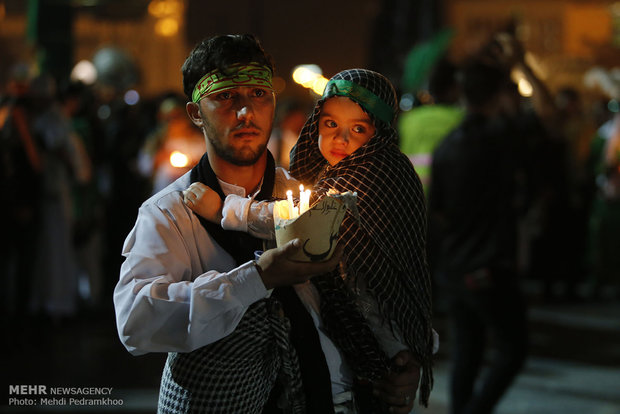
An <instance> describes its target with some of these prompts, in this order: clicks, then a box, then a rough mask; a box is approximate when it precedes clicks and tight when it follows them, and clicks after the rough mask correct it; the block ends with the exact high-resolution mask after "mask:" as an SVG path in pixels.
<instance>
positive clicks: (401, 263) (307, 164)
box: [291, 69, 433, 405]
mask: <svg viewBox="0 0 620 414" xmlns="http://www.w3.org/2000/svg"><path fill="white" fill-rule="evenodd" d="M332 79H344V80H347V81H350V82H353V83H355V84H357V85H359V86H362V87H363V88H365V89H367V90H369V91H371V92H372V93H373V94H374V95H376V96H378V97H379V98H380V99H381V100H383V101H384V102H385V103H388V104H389V105H390V107H392V108H393V110H394V114H396V94H395V91H394V88H393V87H392V85H391V84H390V82H389V81H388V80H387V79H386V78H385V77H383V76H382V75H380V74H378V73H376V72H372V71H368V70H363V69H352V70H347V71H343V72H340V73H338V74H337V75H335V76H334V77H333V78H332ZM323 101H324V100H320V101H319V102H318V103H317V105H316V107H315V110H314V112H313V114H312V115H311V116H310V118H309V119H308V121H307V122H306V124H305V125H304V127H303V129H302V132H301V136H300V138H299V140H298V142H297V144H296V146H295V147H294V148H293V150H292V151H291V174H292V175H293V176H294V177H296V178H298V179H299V180H301V181H302V182H304V183H308V184H312V183H314V187H315V189H316V190H317V191H318V193H321V191H326V190H327V189H335V190H337V191H339V192H343V191H356V192H357V195H358V209H359V213H360V221H359V223H358V222H357V221H356V220H355V219H354V218H353V217H352V216H351V215H347V216H346V217H345V219H344V221H343V224H342V227H341V229H340V235H341V240H344V241H345V243H346V244H345V257H346V259H345V261H346V272H345V273H343V274H340V275H339V274H338V273H337V272H335V273H333V274H332V275H329V276H321V277H320V278H314V279H313V281H314V282H315V284H317V288H318V290H319V291H320V292H321V295H322V298H323V300H322V303H323V302H328V301H329V299H328V298H325V294H324V292H325V291H326V290H329V287H325V286H323V288H322V286H321V285H325V284H327V285H332V286H335V285H337V284H340V281H339V279H341V277H344V278H345V279H346V282H347V285H348V286H350V287H353V286H354V284H355V281H359V279H362V280H363V281H364V282H365V284H366V286H367V289H368V290H369V292H370V293H371V294H372V295H373V297H374V298H375V299H376V301H377V302H378V304H379V307H380V311H381V314H382V316H383V317H384V318H386V319H387V320H389V321H394V322H395V324H396V325H397V327H398V330H399V331H400V332H401V333H402V335H403V337H404V340H405V342H406V344H407V345H408V346H409V348H410V349H411V350H412V351H413V353H414V355H415V357H416V359H417V360H418V361H419V362H420V363H421V365H422V378H421V384H420V402H421V403H422V404H424V405H427V404H428V398H429V395H430V390H431V388H432V382H433V379H432V347H433V339H432V338H433V335H432V326H431V285H430V276H429V270H428V265H427V262H426V251H425V249H426V247H425V244H426V241H425V238H426V206H425V199H424V193H423V190H422V185H421V183H420V180H419V178H418V176H417V174H416V173H415V170H414V169H413V167H412V165H411V163H410V161H409V160H408V159H407V157H406V156H405V155H403V154H402V153H401V152H400V150H399V148H398V137H397V134H396V131H395V130H394V128H393V127H392V125H387V124H386V123H384V122H382V121H380V120H378V119H377V117H375V116H373V115H372V113H370V112H368V111H367V112H368V113H369V115H370V116H371V118H372V119H373V120H374V124H375V126H376V128H377V132H376V133H375V135H374V136H373V137H372V138H371V139H370V141H369V142H368V143H367V144H366V145H364V146H362V147H361V148H359V149H358V150H357V151H355V152H354V153H353V154H351V155H350V156H349V157H347V158H345V159H343V160H342V161H340V162H339V163H338V164H336V165H335V166H329V165H328V163H327V161H326V160H325V158H323V156H322V155H321V153H320V151H319V145H318V138H319V129H318V128H319V125H318V121H319V114H320V112H321V107H322V103H323ZM330 279H331V280H330ZM334 279H336V281H334ZM342 285H343V286H344V284H342ZM349 290H350V292H355V289H349ZM353 294H354V293H353ZM326 299H327V300H326ZM332 307H338V306H337V304H336V305H334V306H332ZM327 312H334V310H333V309H331V310H330V309H327V308H325V309H322V315H323V318H324V320H325V323H326V325H327V328H328V329H329V330H330V336H331V337H333V339H334V340H335V341H336V342H337V344H338V345H339V346H340V347H341V348H342V349H343V351H344V352H345V357H346V358H347V361H348V362H349V364H350V365H352V368H353V369H354V371H355V372H356V373H357V374H358V375H360V371H361V372H362V375H364V374H363V369H362V370H360V369H359V368H358V367H357V366H356V365H357V364H363V361H360V359H362V360H363V359H364V355H361V354H362V353H364V352H370V355H372V358H375V356H374V355H376V354H377V352H375V351H369V350H370V349H372V348H374V347H375V346H376V340H374V338H368V334H367V332H368V328H367V326H363V324H359V323H351V324H350V326H347V324H349V323H350V322H349V320H359V317H358V316H353V317H350V318H349V320H347V321H340V322H339V323H340V326H337V328H336V329H331V328H330V325H331V324H332V323H333V322H330V321H333V320H334V319H338V318H341V315H337V316H335V317H332V316H330V315H329V314H328V313H327ZM338 312H339V313H340V314H342V313H346V312H348V313H350V314H351V313H357V312H354V311H351V308H349V309H341V310H340V311H338ZM342 334H344V335H342Z"/></svg>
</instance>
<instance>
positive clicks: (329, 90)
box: [323, 79, 394, 125]
mask: <svg viewBox="0 0 620 414" xmlns="http://www.w3.org/2000/svg"><path fill="white" fill-rule="evenodd" d="M332 96H346V97H347V98H351V99H353V100H354V101H355V102H357V103H358V104H359V105H361V106H362V107H363V108H364V109H366V110H367V111H368V112H370V113H371V114H373V115H374V116H375V117H377V118H379V119H380V120H382V121H383V122H385V123H386V124H388V125H390V124H391V123H392V119H393V118H394V111H393V110H392V108H391V107H390V106H389V105H388V104H386V103H385V102H383V101H382V100H381V98H379V97H378V96H377V95H375V94H374V93H372V92H370V91H369V90H368V89H366V88H364V87H362V86H359V85H358V84H356V83H353V82H351V81H348V80H344V79H332V80H330V81H329V82H327V85H326V86H325V91H324V92H323V99H326V98H331V97H332Z"/></svg>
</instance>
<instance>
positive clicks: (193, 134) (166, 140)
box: [138, 95, 205, 194]
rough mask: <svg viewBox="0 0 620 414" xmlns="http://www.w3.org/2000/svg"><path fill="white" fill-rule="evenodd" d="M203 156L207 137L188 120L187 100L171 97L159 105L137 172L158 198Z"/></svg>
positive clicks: (140, 155) (140, 156)
mask: <svg viewBox="0 0 620 414" xmlns="http://www.w3.org/2000/svg"><path fill="white" fill-rule="evenodd" d="M204 152H205V142H204V137H203V136H202V134H201V133H200V130H198V129H196V127H195V126H194V125H193V124H192V123H191V121H190V120H189V118H188V117H187V114H186V113H185V103H184V100H183V99H182V98H181V97H179V96H176V95H170V96H166V97H165V98H164V99H163V100H162V102H161V103H160V104H159V108H158V112H157V127H156V128H155V130H154V131H153V132H152V133H150V134H149V135H148V136H147V137H146V140H145V142H144V145H143V146H142V148H141V149H140V152H139V154H138V168H139V170H140V172H141V173H142V174H143V175H144V176H145V177H148V179H149V180H151V183H152V190H151V194H155V193H157V192H159V191H160V190H162V189H164V188H165V187H166V186H167V185H168V184H170V183H172V182H173V181H175V180H176V179H177V178H179V177H180V176H182V175H183V174H185V173H186V172H188V171H189V170H190V169H191V168H192V167H193V166H194V165H196V164H197V163H198V161H199V160H200V157H202V154H204Z"/></svg>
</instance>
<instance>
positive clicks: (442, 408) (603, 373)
mask: <svg viewBox="0 0 620 414" xmlns="http://www.w3.org/2000/svg"><path fill="white" fill-rule="evenodd" d="M436 326H437V328H438V330H439V331H440V334H441V335H442V348H441V351H440V353H439V354H438V358H437V363H436V368H435V388H434V390H433V393H432V396H431V404H430V407H429V408H428V409H423V408H418V409H417V410H416V413H418V414H446V413H447V403H448V398H447V382H448V371H449V368H450V361H449V357H448V355H449V349H450V338H449V334H448V333H447V332H446V331H445V326H446V321H445V319H444V318H443V317H442V315H441V314H438V315H437V317H436ZM7 331H8V333H9V334H8V335H7V337H6V340H5V341H4V342H3V344H4V347H3V353H2V357H1V364H2V365H1V367H0V368H1V370H2V373H3V378H4V381H5V386H4V387H3V388H2V389H3V392H2V395H1V396H0V412H1V413H19V412H23V413H26V412H27V413H31V412H61V413H64V412H68V413H79V412H88V413H92V412H120V413H133V414H142V413H153V412H155V407H156V403H157V389H158V384H159V379H160V374H161V367H162V366H163V361H164V356H163V355H145V356H141V357H133V356H131V355H129V354H128V353H127V352H126V351H125V349H124V348H123V347H122V345H120V342H119V341H118V338H117V336H116V331H115V327H114V322H113V319H112V313H111V310H108V311H107V312H106V313H104V314H103V315H102V314H98V315H94V314H93V315H89V314H84V315H82V317H81V318H80V319H78V320H74V321H65V322H64V323H60V324H56V325H55V324H53V323H51V322H50V321H44V320H43V321H12V323H11V324H10V325H9V326H8V327H6V328H5V332H7ZM530 332H531V337H532V353H531V357H530V358H529V360H528V363H527V365H526V368H525V369H524V371H523V372H522V373H521V375H520V376H519V377H518V378H517V380H516V382H515V384H514V385H513V387H512V388H511V389H510V391H509V392H508V394H507V395H506V396H505V398H504V399H503V400H502V401H501V403H500V405H499V407H498V408H497V410H496V414H525V413H527V414H560V413H561V414H572V413H575V414H576V413H579V414H612V413H613V414H618V413H620V302H618V301H613V300H611V299H607V300H602V301H598V302H596V303H594V302H587V303H581V302H579V303H565V304H555V305H541V304H536V303H534V304H533V305H532V306H531V311H530ZM11 385H13V386H15V385H27V386H32V385H44V386H46V387H47V389H48V390H49V389H51V388H52V387H75V388H78V389H80V392H86V391H84V390H85V389H86V388H87V387H96V388H97V389H102V388H104V387H105V388H108V387H111V388H112V390H111V394H109V397H110V398H111V399H113V400H116V401H122V406H118V405H116V406H113V405H96V406H93V407H84V406H77V405H75V404H73V405H67V404H61V405H60V406H53V405H41V404H40V401H39V400H37V401H36V404H35V405H34V406H29V407H23V406H19V405H16V404H19V403H24V401H25V399H27V398H32V399H39V398H41V395H16V393H15V388H13V389H12V394H11V395H9V392H11V388H9V386H11ZM72 392H74V393H75V392H76V391H75V390H74V391H72ZM73 396H74V397H75V395H73ZM17 397H19V398H17ZM48 397H49V395H48ZM80 397H82V398H83V397H84V396H80ZM10 398H17V400H20V401H19V402H17V401H16V400H13V402H12V404H11V405H9V402H10V400H9V399H10ZM88 398H95V397H92V396H88Z"/></svg>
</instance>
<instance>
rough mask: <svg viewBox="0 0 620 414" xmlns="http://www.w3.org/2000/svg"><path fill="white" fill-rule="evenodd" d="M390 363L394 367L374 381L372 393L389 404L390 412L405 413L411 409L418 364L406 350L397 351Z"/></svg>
mask: <svg viewBox="0 0 620 414" xmlns="http://www.w3.org/2000/svg"><path fill="white" fill-rule="evenodd" d="M392 363H393V366H394V367H395V368H394V369H393V370H392V372H391V373H390V374H389V375H387V377H386V378H384V379H382V380H381V381H377V382H375V383H374V386H373V394H374V395H376V396H377V397H378V398H379V399H381V400H382V401H384V402H386V403H387V404H389V405H390V412H391V413H398V414H406V413H409V412H410V411H411V410H412V409H413V403H414V401H415V395H416V391H417V390H418V384H419V382H420V365H419V364H418V363H417V362H416V361H415V359H414V358H413V355H412V354H411V352H410V351H407V350H403V351H400V352H399V353H397V354H396V355H395V356H394V358H392Z"/></svg>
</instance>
